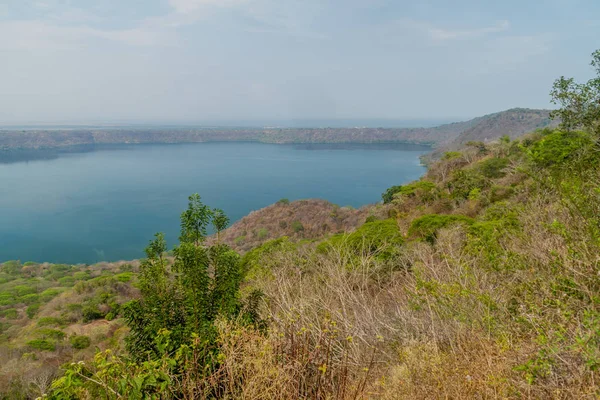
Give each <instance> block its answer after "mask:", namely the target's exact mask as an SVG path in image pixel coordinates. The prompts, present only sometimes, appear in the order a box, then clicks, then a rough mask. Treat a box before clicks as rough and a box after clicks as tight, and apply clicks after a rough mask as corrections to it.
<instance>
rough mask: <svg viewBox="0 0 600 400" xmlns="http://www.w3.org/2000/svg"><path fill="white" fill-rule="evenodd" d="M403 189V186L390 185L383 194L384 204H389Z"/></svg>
mask: <svg viewBox="0 0 600 400" xmlns="http://www.w3.org/2000/svg"><path fill="white" fill-rule="evenodd" d="M401 189H402V186H398V185H397V186H392V187H389V188H388V189H387V190H386V191H385V192H383V193H382V194H381V199H382V200H383V204H389V203H391V202H392V200H394V195H395V194H396V193H399V192H400V190H401Z"/></svg>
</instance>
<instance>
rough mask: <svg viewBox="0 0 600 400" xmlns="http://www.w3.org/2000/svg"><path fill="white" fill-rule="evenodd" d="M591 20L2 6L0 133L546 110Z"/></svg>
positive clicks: (470, 12) (471, 6)
mask: <svg viewBox="0 0 600 400" xmlns="http://www.w3.org/2000/svg"><path fill="white" fill-rule="evenodd" d="M598 15H600V2H598V1H597V0H548V1H544V2H540V1H538V0H536V1H534V0H519V1H517V0H506V1H502V2H482V1H475V0H457V1H452V2H449V1H446V0H429V1H405V0H328V1H323V0H302V1H298V0H144V1H141V0H128V1H123V0H103V1H93V0H78V1H74V0H36V1H27V0H3V1H2V2H1V4H0V60H1V61H0V90H1V93H2V95H1V96H0V126H7V125H13V126H15V125H18V126H21V125H38V124H62V125H65V124H67V125H68V124H91V125H94V124H105V123H116V124H129V123H135V124H193V125H199V124H200V125H220V126H270V125H274V126H278V125H281V126H292V127H293V126H315V127H320V126H344V127H347V126H368V125H369V126H381V127H392V126H393V127H406V126H417V125H421V126H427V125H436V124H439V123H440V122H448V121H455V120H458V119H463V120H464V119H468V118H470V117H474V116H479V115H484V114H488V113H492V112H496V111H500V110H505V109H508V108H512V107H530V108H548V107H550V104H549V95H548V92H549V90H550V87H551V85H552V82H553V80H554V79H555V78H557V77H559V76H560V75H567V76H575V77H576V78H577V79H586V78H589V77H590V76H591V69H590V68H587V67H586V66H587V65H588V62H589V59H590V57H589V56H590V53H591V52H592V51H593V50H595V49H596V48H597V47H600V44H599V42H598V40H597V38H598V37H600V23H599V22H598V19H597V18H596V17H597V16H598ZM432 120H435V121H432ZM407 121H408V122H407ZM415 121H420V123H418V124H417V123H415ZM427 121H429V122H427ZM423 122H427V123H423Z"/></svg>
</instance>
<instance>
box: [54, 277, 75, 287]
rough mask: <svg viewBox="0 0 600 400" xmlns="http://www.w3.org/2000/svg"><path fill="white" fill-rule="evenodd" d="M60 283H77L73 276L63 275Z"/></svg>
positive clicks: (66, 285) (65, 284) (63, 284)
mask: <svg viewBox="0 0 600 400" xmlns="http://www.w3.org/2000/svg"><path fill="white" fill-rule="evenodd" d="M58 283H59V284H60V286H65V287H68V286H73V285H74V284H75V278H73V277H72V276H63V277H62V278H60V279H59V280H58Z"/></svg>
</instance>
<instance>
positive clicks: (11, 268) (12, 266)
mask: <svg viewBox="0 0 600 400" xmlns="http://www.w3.org/2000/svg"><path fill="white" fill-rule="evenodd" d="M20 270H21V263H20V262H19V261H15V260H11V261H6V262H4V263H3V264H2V272H6V273H7V274H9V275H16V274H18V273H19V271H20Z"/></svg>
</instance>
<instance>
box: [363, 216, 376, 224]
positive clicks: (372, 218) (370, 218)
mask: <svg viewBox="0 0 600 400" xmlns="http://www.w3.org/2000/svg"><path fill="white" fill-rule="evenodd" d="M375 221H377V217H376V216H374V215H369V216H368V217H367V218H366V219H365V224H367V223H369V222H375Z"/></svg>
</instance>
